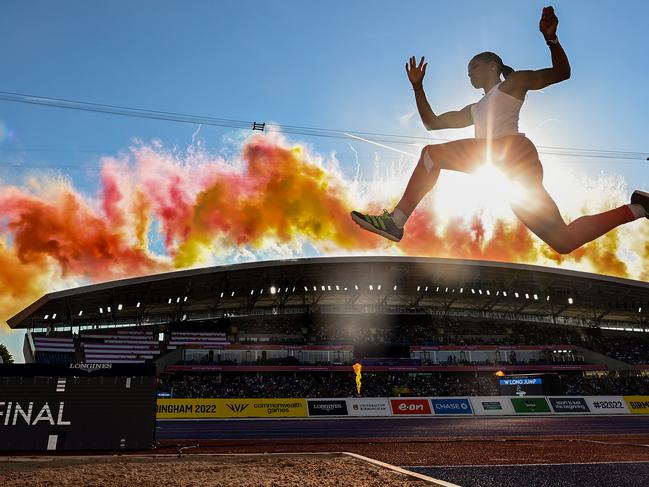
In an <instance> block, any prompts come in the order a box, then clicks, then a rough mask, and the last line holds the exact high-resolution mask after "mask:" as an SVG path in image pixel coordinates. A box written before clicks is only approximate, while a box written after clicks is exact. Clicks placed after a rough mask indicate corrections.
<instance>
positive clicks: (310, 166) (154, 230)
mask: <svg viewBox="0 0 649 487" xmlns="http://www.w3.org/2000/svg"><path fill="white" fill-rule="evenodd" d="M43 187H44V186H40V187H36V188H35V189H34V188H31V189H27V188H20V187H15V186H12V187H2V186H0V242H4V243H2V245H0V268H2V272H1V273H0V284H2V289H3V290H8V291H6V292H4V293H3V296H4V297H3V298H1V299H3V300H4V301H0V304H2V305H3V306H2V309H3V310H4V312H3V313H4V314H3V316H0V319H2V321H4V320H5V319H6V318H7V317H8V316H10V315H11V314H13V313H14V312H15V311H17V310H19V309H20V308H22V307H24V306H26V305H28V304H29V303H30V302H31V301H33V300H34V299H37V298H38V297H39V296H40V295H41V294H42V293H43V292H46V291H47V290H50V289H52V288H54V287H56V286H57V284H58V283H60V282H61V279H66V280H74V281H75V282H77V281H78V282H84V283H87V282H96V281H103V280H108V279H116V278H122V277H128V276H135V275H142V274H149V273H154V272H163V271H167V270H170V269H172V268H181V267H188V266H196V265H207V264H213V263H215V262H218V261H219V259H228V258H229V257H231V256H232V255H236V254H237V252H241V251H242V250H245V252H246V253H247V255H248V256H254V255H264V256H266V257H271V256H273V255H275V256H282V257H285V256H286V254H289V255H293V256H295V255H300V254H301V253H302V248H303V246H304V245H305V244H309V245H310V246H311V247H313V248H314V249H315V250H316V251H317V252H319V253H321V254H329V255H331V254H341V253H370V252H371V253H374V254H376V253H391V254H406V255H425V256H437V257H451V258H466V259H484V260H497V261H510V262H521V263H532V264H534V263H537V264H538V263H540V264H553V263H554V264H555V265H562V266H570V267H572V268H577V269H580V268H581V269H583V270H589V271H595V272H601V273H604V274H610V275H616V276H623V277H636V278H638V277H640V278H645V279H646V276H647V275H649V267H647V266H648V265H649V264H647V262H649V258H648V257H649V246H647V244H645V242H646V241H647V240H649V239H648V238H647V237H648V235H647V233H648V232H647V230H642V232H644V233H643V234H638V235H639V236H638V237H636V240H637V239H644V240H643V241H642V244H643V246H641V245H640V244H635V245H636V247H638V248H637V257H638V259H639V260H640V263H639V264H638V263H635V264H630V263H629V262H628V261H627V260H628V258H627V257H624V256H623V255H626V254H625V253H624V252H622V250H621V249H622V247H621V237H620V234H619V233H618V231H615V232H612V233H610V234H608V235H607V236H606V237H604V238H601V239H598V240H597V241H595V242H592V243H591V244H588V245H586V246H584V247H583V248H582V249H579V250H577V251H575V252H573V254H571V255H569V256H560V255H558V254H556V253H554V252H553V251H551V250H550V249H549V248H548V247H547V246H546V245H545V244H543V243H542V242H540V241H539V240H538V239H537V238H536V237H534V236H533V235H532V234H531V233H530V232H529V231H528V230H527V229H526V228H525V227H524V226H523V225H521V224H520V223H518V222H517V221H516V220H512V219H496V220H495V222H494V223H493V225H492V226H491V227H490V228H489V231H487V229H486V227H485V225H484V223H483V220H482V218H481V217H480V215H474V216H473V217H472V218H469V219H468V220H467V219H462V218H459V217H451V218H450V219H449V220H448V221H447V222H446V223H443V222H441V221H440V219H439V218H438V217H437V214H436V212H435V211H434V208H432V207H431V206H430V205H428V206H427V205H422V206H421V207H420V208H419V209H418V210H417V211H416V212H415V213H414V214H413V216H412V218H411V220H410V221H409V222H408V226H407V228H406V230H407V231H406V236H405V237H404V239H403V240H402V242H401V243H400V244H397V245H395V244H392V243H390V242H388V241H387V240H385V239H382V238H381V237H378V236H375V235H372V234H370V233H368V232H365V231H363V230H361V229H360V228H358V227H357V226H356V225H355V224H354V223H353V222H352V221H351V219H350V217H349V212H350V211H351V210H352V209H354V208H357V209H361V210H362V209H373V210H376V209H380V208H382V206H383V204H385V203H386V196H385V194H383V193H380V194H376V195H374V196H372V194H371V191H372V190H374V191H376V188H374V189H372V188H370V187H369V186H368V185H365V187H363V186H362V185H360V183H358V182H357V181H355V182H347V181H345V179H344V178H343V176H342V175H341V174H340V173H339V172H338V171H337V170H335V169H327V168H326V167H325V166H324V165H323V164H322V163H321V162H319V161H318V160H317V158H316V157H315V156H313V155H311V154H310V153H309V152H308V151H307V150H305V149H304V148H302V147H300V146H289V145H288V144H287V143H286V142H285V141H283V140H281V139H278V138H277V137H272V136H265V135H255V136H253V137H250V138H249V139H247V140H246V141H245V143H244V144H243V146H242V149H241V152H240V154H239V155H238V156H237V157H236V158H235V159H234V160H232V161H225V160H223V159H221V158H215V157H210V156H209V155H208V154H205V153H192V154H190V155H188V156H187V157H185V158H183V159H181V158H179V157H178V156H176V155H174V154H172V153H169V152H165V151H163V150H161V149H160V148H159V147H157V146H153V147H151V146H141V147H137V148H134V149H133V150H132V151H131V153H130V154H129V156H128V157H124V158H122V159H117V158H106V159H104V161H103V163H102V171H101V190H100V191H99V193H98V194H97V196H96V197H95V198H88V197H84V196H82V195H81V194H80V193H79V192H78V191H76V190H75V189H74V188H72V187H70V185H68V184H64V183H61V182H57V183H53V184H52V183H51V184H48V185H47V188H48V189H47V190H45V189H43ZM150 238H151V239H154V240H156V241H158V240H159V241H160V242H161V244H160V245H159V246H158V247H159V248H156V251H154V250H152V242H150V241H149V239H150ZM625 238H626V237H625ZM153 246H154V247H155V245H153ZM239 255H240V254H239ZM630 269H631V270H630Z"/></svg>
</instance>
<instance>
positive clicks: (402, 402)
mask: <svg viewBox="0 0 649 487" xmlns="http://www.w3.org/2000/svg"><path fill="white" fill-rule="evenodd" d="M390 407H391V408H392V414H393V415H395V416H406V415H407V416H422V415H423V416H425V415H431V414H433V413H432V411H431V409H430V402H429V401H428V399H421V398H390Z"/></svg>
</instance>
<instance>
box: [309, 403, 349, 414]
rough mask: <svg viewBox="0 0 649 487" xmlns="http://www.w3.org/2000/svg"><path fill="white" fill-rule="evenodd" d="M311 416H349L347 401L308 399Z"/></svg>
mask: <svg viewBox="0 0 649 487" xmlns="http://www.w3.org/2000/svg"><path fill="white" fill-rule="evenodd" d="M307 406H308V411H309V416H347V401H346V400H345V399H307Z"/></svg>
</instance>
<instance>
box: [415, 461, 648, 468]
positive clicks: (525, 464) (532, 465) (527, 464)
mask: <svg viewBox="0 0 649 487" xmlns="http://www.w3.org/2000/svg"><path fill="white" fill-rule="evenodd" d="M629 463H649V460H638V461H633V460H623V461H619V462H574V463H503V464H498V463H493V464H489V465H406V466H404V467H403V468H500V467H546V466H548V467H550V466H563V465H618V464H629Z"/></svg>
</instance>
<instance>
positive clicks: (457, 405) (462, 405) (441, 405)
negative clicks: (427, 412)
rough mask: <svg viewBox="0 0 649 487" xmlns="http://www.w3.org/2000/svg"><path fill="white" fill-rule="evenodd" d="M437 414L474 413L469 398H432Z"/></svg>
mask: <svg viewBox="0 0 649 487" xmlns="http://www.w3.org/2000/svg"><path fill="white" fill-rule="evenodd" d="M430 402H431V404H432V405H433V411H435V414H473V410H472V409H471V404H470V403H469V400H468V399H431V400H430Z"/></svg>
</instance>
